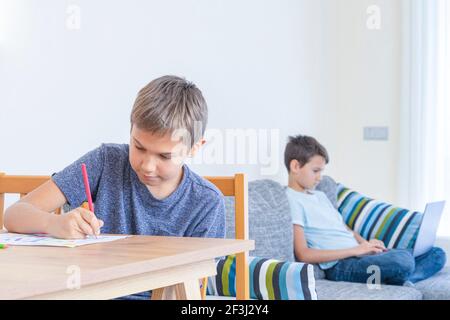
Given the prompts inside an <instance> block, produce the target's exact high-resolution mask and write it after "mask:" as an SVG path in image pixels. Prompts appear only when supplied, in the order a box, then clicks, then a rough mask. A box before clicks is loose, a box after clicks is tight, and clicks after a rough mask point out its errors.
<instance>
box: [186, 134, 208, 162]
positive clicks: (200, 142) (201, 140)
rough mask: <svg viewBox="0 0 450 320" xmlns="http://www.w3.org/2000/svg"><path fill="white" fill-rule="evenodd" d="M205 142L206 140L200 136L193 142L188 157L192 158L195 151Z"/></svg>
mask: <svg viewBox="0 0 450 320" xmlns="http://www.w3.org/2000/svg"><path fill="white" fill-rule="evenodd" d="M205 143H206V140H205V139H204V138H201V139H200V140H199V141H198V142H197V143H195V144H194V145H193V146H192V148H191V151H190V152H189V157H191V158H193V157H195V155H196V154H197V152H198V151H199V150H200V148H201V147H202V146H203V145H204V144H205Z"/></svg>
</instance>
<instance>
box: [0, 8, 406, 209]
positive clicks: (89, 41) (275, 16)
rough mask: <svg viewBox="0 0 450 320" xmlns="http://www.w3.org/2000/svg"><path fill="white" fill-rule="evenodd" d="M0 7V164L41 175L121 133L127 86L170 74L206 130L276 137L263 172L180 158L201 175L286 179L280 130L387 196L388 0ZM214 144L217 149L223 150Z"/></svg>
mask: <svg viewBox="0 0 450 320" xmlns="http://www.w3.org/2000/svg"><path fill="white" fill-rule="evenodd" d="M344 3H345V5H344ZM72 4H75V5H78V6H79V7H80V9H81V28H80V30H75V31H74V30H70V29H68V28H67V27H66V20H67V18H68V17H69V15H68V14H67V13H66V9H67V7H68V5H72ZM371 4H377V5H379V6H380V7H381V9H382V29H381V30H379V31H369V30H368V29H367V28H366V18H367V14H366V9H367V7H368V6H369V5H371ZM0 5H1V7H0V14H1V15H2V16H1V17H2V18H3V20H2V21H3V23H2V24H1V25H0V27H2V30H0V41H1V42H0V57H1V60H0V71H1V73H0V90H1V91H0V121H1V125H0V141H1V142H0V143H1V150H2V153H1V154H0V170H1V171H4V172H7V173H10V174H50V173H52V172H55V171H58V170H60V169H62V168H63V167H64V166H66V165H68V164H69V163H71V162H72V161H73V160H75V159H76V158H78V157H79V156H81V155H82V154H84V153H85V152H87V151H88V150H90V149H92V148H94V147H96V146H98V145H99V144H100V143H101V142H119V143H123V142H127V141H128V134H129V120H128V119H129V112H130V109H131V106H132V103H133V101H134V98H135V95H136V93H137V91H138V89H140V88H141V87H142V86H143V85H145V84H146V83H147V82H148V81H150V80H151V79H153V78H155V77H157V76H160V75H163V74H177V75H182V76H186V77H187V78H188V79H190V80H193V81H194V82H195V83H197V84H198V86H199V87H200V88H201V89H202V91H203V93H204V95H205V97H206V99H207V101H208V104H209V108H210V121H209V128H215V129H220V130H221V132H222V133H223V138H224V140H226V133H227V132H228V131H227V129H228V130H230V129H231V130H233V129H236V128H242V129H252V130H254V132H258V130H259V129H275V131H274V133H275V134H276V135H275V136H274V139H272V141H271V140H270V139H269V141H267V142H266V141H264V140H263V139H261V138H262V137H260V138H259V142H260V143H263V144H264V143H265V144H270V143H271V142H275V144H274V145H273V146H272V149H273V150H272V152H273V158H272V159H273V160H274V161H275V162H274V163H272V168H275V169H276V170H274V171H273V170H272V172H271V173H270V174H269V175H264V174H263V173H264V171H263V169H264V168H267V165H264V163H263V162H264V159H263V158H262V157H259V158H258V159H257V162H258V163H257V164H247V165H241V164H236V163H235V164H232V165H228V164H221V163H220V162H219V163H215V164H204V163H203V164H202V165H199V164H195V162H199V161H200V160H201V159H203V158H202V157H203V155H202V154H200V155H199V158H197V159H194V161H193V162H194V165H193V167H194V169H195V170H196V171H198V172H199V173H200V174H202V175H222V174H232V173H234V172H236V171H244V172H247V173H248V174H249V178H250V180H252V179H256V178H272V179H275V180H277V181H279V182H285V181H286V177H287V175H286V172H285V169H284V164H283V149H284V145H285V142H286V138H287V136H288V135H290V134H298V133H305V134H310V135H314V136H316V137H317V138H318V139H319V140H320V141H321V142H323V144H324V145H325V146H326V147H327V148H328V150H329V153H330V156H331V163H330V166H329V170H328V173H329V174H331V175H332V176H333V177H335V178H336V179H337V180H339V181H342V182H344V183H345V184H347V185H348V186H351V187H354V188H357V189H359V190H361V191H362V192H365V193H367V194H369V195H371V196H374V197H380V198H383V199H386V200H387V201H394V202H395V200H396V190H395V187H396V177H395V165H396V159H397V155H396V150H397V144H398V139H397V131H396V127H397V124H398V121H399V119H398V107H399V103H398V102H399V85H400V84H399V72H400V70H399V59H400V48H399V45H398V43H399V39H400V36H401V35H400V17H401V12H400V7H399V5H398V2H397V1H391V0H385V1H380V0H373V1H365V0H309V1H308V0H303V1H301V0H277V1H275V0H271V1H260V0H247V1H237V0H222V1H220V0H214V1H210V0H188V1H186V0H170V1H156V0H154V1H145V2H144V1H138V0H134V1H126V2H125V1H105V0H104V1H87V0H78V1H75V0H74V1H57V0H41V1H39V2H36V1H31V0H29V1H25V0H1V2H0ZM0 20H1V19H0ZM365 125H388V126H390V140H389V141H388V142H377V143H373V142H364V141H362V127H363V126H365ZM216 143H217V140H216ZM224 143H225V144H226V141H224ZM212 146H213V144H210V145H209V146H207V147H206V149H205V151H206V150H208V149H207V148H211V147H212ZM6 150H7V151H6ZM260 151H261V152H262V153H264V152H263V151H265V150H260ZM224 152H225V155H224V157H226V155H227V154H228V155H229V152H230V151H228V150H224ZM247 159H248V156H247ZM224 160H225V159H224ZM203 162H205V161H203ZM247 162H248V161H247Z"/></svg>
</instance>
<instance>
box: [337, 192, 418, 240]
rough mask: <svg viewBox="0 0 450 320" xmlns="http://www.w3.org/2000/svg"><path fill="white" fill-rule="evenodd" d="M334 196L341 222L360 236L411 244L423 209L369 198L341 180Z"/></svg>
mask: <svg viewBox="0 0 450 320" xmlns="http://www.w3.org/2000/svg"><path fill="white" fill-rule="evenodd" d="M337 196H338V201H337V205H338V210H339V212H340V213H341V215H342V217H343V219H344V221H345V223H346V224H347V225H348V226H349V227H350V228H351V229H352V230H354V231H356V232H358V233H359V234H360V235H361V236H362V237H363V238H365V239H367V240H369V239H373V238H375V239H378V240H381V241H383V242H384V244H385V246H386V247H387V248H396V249H411V248H412V247H413V246H414V243H415V241H416V238H417V234H418V232H419V227H420V223H421V222H422V217H423V213H420V212H415V211H410V210H407V209H402V208H398V207H395V206H393V205H390V204H388V203H384V202H380V201H376V200H374V199H370V198H368V197H365V196H363V195H361V194H360V193H358V192H355V191H352V190H350V189H348V188H346V187H344V186H343V185H341V184H339V185H338V186H337Z"/></svg>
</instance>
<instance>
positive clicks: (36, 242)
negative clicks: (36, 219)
mask: <svg viewBox="0 0 450 320" xmlns="http://www.w3.org/2000/svg"><path fill="white" fill-rule="evenodd" d="M127 237H130V236H107V235H99V236H97V238H95V237H92V236H88V237H87V238H86V239H76V240H65V239H57V238H53V237H50V236H48V235H45V234H20V233H0V243H3V244H7V245H10V246H52V247H68V248H75V247H78V246H84V245H87V244H94V243H101V242H110V241H115V240H119V239H124V238H127Z"/></svg>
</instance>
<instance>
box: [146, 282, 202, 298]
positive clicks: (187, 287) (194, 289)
mask: <svg viewBox="0 0 450 320" xmlns="http://www.w3.org/2000/svg"><path fill="white" fill-rule="evenodd" d="M201 299H202V296H201V293H200V286H199V284H198V280H197V279H192V280H186V281H185V282H183V283H178V284H176V285H173V286H169V287H165V288H159V289H155V290H153V292H152V300H201Z"/></svg>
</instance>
